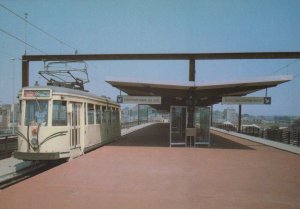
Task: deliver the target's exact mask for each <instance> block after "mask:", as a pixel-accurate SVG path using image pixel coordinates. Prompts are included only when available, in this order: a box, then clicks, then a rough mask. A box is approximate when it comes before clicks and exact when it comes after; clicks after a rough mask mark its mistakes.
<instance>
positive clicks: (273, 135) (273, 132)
mask: <svg viewBox="0 0 300 209" xmlns="http://www.w3.org/2000/svg"><path fill="white" fill-rule="evenodd" d="M213 127H216V128H220V129H223V130H226V131H234V132H237V129H236V127H234V126H232V125H228V124H222V123H214V124H213ZM241 133H242V134H246V135H250V136H255V137H260V138H263V139H267V140H272V141H277V142H281V143H285V144H290V145H293V146H298V147H299V146H300V128H285V129H259V128H244V129H243V128H242V130H241Z"/></svg>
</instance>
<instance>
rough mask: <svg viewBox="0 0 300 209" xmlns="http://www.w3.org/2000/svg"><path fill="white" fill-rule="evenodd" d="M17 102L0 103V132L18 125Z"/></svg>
mask: <svg viewBox="0 0 300 209" xmlns="http://www.w3.org/2000/svg"><path fill="white" fill-rule="evenodd" d="M19 111H20V109H19V104H15V105H14V106H13V105H12V104H4V105H0V133H5V132H7V131H8V130H12V129H13V128H16V127H17V126H18V121H19Z"/></svg>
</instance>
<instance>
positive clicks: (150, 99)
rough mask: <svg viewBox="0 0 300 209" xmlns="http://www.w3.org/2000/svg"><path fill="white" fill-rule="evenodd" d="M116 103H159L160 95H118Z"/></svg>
mask: <svg viewBox="0 0 300 209" xmlns="http://www.w3.org/2000/svg"><path fill="white" fill-rule="evenodd" d="M117 102H118V103H123V104H161V97H160V96H118V97H117Z"/></svg>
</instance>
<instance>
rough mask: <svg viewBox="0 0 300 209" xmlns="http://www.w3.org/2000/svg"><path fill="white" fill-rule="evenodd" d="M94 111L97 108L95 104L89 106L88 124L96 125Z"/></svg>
mask: <svg viewBox="0 0 300 209" xmlns="http://www.w3.org/2000/svg"><path fill="white" fill-rule="evenodd" d="M94 111H95V107H94V105H93V104H88V123H89V124H94V121H95V120H94Z"/></svg>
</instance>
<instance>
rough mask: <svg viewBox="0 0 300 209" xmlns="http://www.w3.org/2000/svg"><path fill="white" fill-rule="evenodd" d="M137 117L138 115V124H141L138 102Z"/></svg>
mask: <svg viewBox="0 0 300 209" xmlns="http://www.w3.org/2000/svg"><path fill="white" fill-rule="evenodd" d="M137 117H138V125H140V104H138V111H137Z"/></svg>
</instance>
